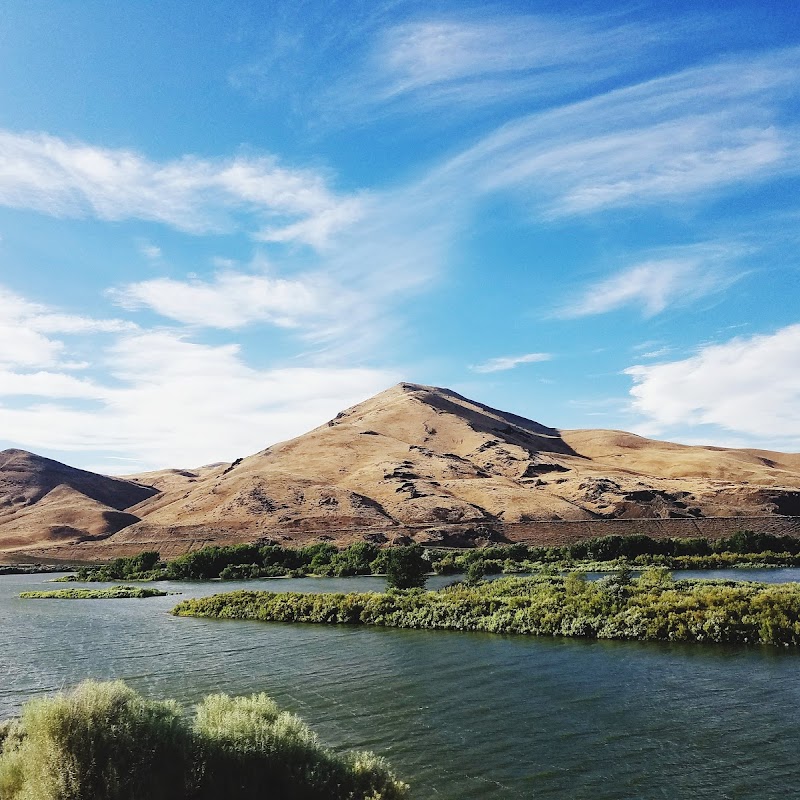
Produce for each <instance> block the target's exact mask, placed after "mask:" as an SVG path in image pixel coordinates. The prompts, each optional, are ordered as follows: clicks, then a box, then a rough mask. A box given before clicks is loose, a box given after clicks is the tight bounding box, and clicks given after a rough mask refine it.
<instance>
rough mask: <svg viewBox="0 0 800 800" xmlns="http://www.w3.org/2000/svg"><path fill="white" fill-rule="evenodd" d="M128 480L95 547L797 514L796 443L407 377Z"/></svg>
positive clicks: (444, 537)
mask: <svg viewBox="0 0 800 800" xmlns="http://www.w3.org/2000/svg"><path fill="white" fill-rule="evenodd" d="M87 474H88V473H87ZM104 480H111V479H104ZM122 483H123V484H124V485H126V486H133V487H137V488H138V490H140V491H143V492H147V494H146V495H145V496H143V497H141V498H139V499H138V501H137V502H135V503H131V504H130V505H128V506H125V507H124V510H125V512H126V513H127V514H130V515H132V516H133V517H135V518H136V519H135V520H133V521H132V524H130V525H127V526H125V527H124V528H121V529H120V530H119V531H118V532H116V533H114V534H113V535H111V536H109V537H108V538H107V539H105V541H104V542H103V545H102V548H101V547H100V546H99V545H97V546H95V549H96V550H97V551H98V552H100V550H102V551H103V552H107V553H111V552H112V551H113V552H124V553H128V552H135V551H137V550H141V549H144V548H151V547H152V548H155V549H159V550H161V551H162V553H164V554H175V553H178V552H183V551H185V550H187V549H191V548H193V547H197V546H200V545H201V544H205V543H209V542H214V541H218V542H232V541H252V540H256V539H273V540H276V541H283V542H305V541H310V540H317V539H319V538H328V539H334V540H337V541H341V542H347V541H352V540H354V539H358V538H362V537H365V536H366V537H367V538H370V539H372V540H373V541H377V542H386V541H388V542H391V541H408V540H409V539H410V538H413V539H416V540H420V541H453V542H459V541H467V542H473V541H476V540H478V541H482V540H486V539H489V540H491V539H509V540H514V539H522V538H525V539H528V538H534V539H535V538H536V537H537V536H540V535H541V536H543V537H544V539H543V540H550V539H552V535H554V534H553V533H552V531H553V530H556V529H557V531H558V535H561V536H564V535H566V536H568V537H572V538H578V537H580V536H581V535H589V533H591V534H592V535H595V534H596V531H597V527H598V525H599V524H600V523H606V525H605V527H602V526H601V530H603V531H609V532H616V531H617V527H619V526H620V525H622V524H623V522H624V521H625V520H642V519H644V520H651V521H652V524H651V527H652V525H656V524H657V525H658V526H660V527H658V529H657V533H658V531H662V529H663V530H671V528H670V527H669V526H670V525H672V528H674V529H675V531H676V532H675V535H706V533H704V532H703V530H701V527H702V525H703V524H705V525H706V527H708V525H709V524H710V523H706V520H710V519H712V518H720V517H724V518H728V517H761V518H764V519H765V520H767V519H776V517H777V515H800V455H787V454H783V453H775V452H768V451H760V450H732V449H725V448H718V447H690V446H686V445H678V444H670V443H668V442H659V441H654V440H650V439H645V438H643V437H640V436H635V435H633V434H630V433H624V432H621V431H596V430H593V431H559V430H557V429H555V428H550V427H547V426H545V425H542V424H540V423H538V422H534V421H532V420H529V419H525V418H524V417H520V416H517V415H515V414H510V413H507V412H504V411H498V410H497V409H493V408H490V407H489V406H486V405H483V404H481V403H478V402H475V401H472V400H468V399H467V398H464V397H462V396H460V395H458V394H456V393H455V392H452V391H450V390H447V389H440V388H435V387H429V386H420V385H417V384H410V383H401V384H399V385H397V386H395V387H393V388H391V389H388V390H387V391H385V392H382V393H380V394H378V395H376V396H375V397H373V398H371V399H370V400H367V401H366V402H364V403H360V404H359V405H356V406H354V407H352V408H350V409H348V410H346V411H343V412H341V413H340V414H338V415H337V416H336V417H335V418H334V419H332V420H331V421H330V422H328V423H326V424H325V425H322V426H321V427H319V428H316V429H315V430H312V431H310V432H309V433H306V434H304V435H303V436H300V437H297V438H296V439H292V440H290V441H286V442H282V443H280V444H276V445H273V446H272V447H268V448H267V449H266V450H262V451H261V452H258V453H256V454H254V455H251V456H248V457H245V458H241V459H237V460H236V461H234V462H233V463H232V464H223V465H211V466H208V467H204V468H202V469H199V470H163V471H160V472H156V473H147V474H143V475H136V476H129V478H128V480H127V481H122ZM735 524H737V525H738V524H739V523H738V522H737V523H735ZM613 525H616V526H617V527H609V526H613ZM635 525H636V526H638V528H641V527H642V526H644V527H645V528H646V525H645V523H642V522H637V523H635ZM665 526H666V527H665ZM623 527H624V526H623ZM654 530H655V529H654ZM709 530H711V528H709ZM548 531H549V532H548ZM679 531H680V532H679ZM685 531H688V533H685ZM714 531H716V532H717V533H718V532H719V531H723V532H724V526H723V527H720V526H719V525H717V526H716V527H714V528H713V530H712V531H711V534H709V535H717V533H714ZM626 532H627V529H626ZM630 532H633V531H632V530H631V531H630ZM660 535H663V533H662V534H660ZM4 536H5V526H4V525H3V524H2V521H1V520H0V539H2V537H4ZM548 537H549V538H548ZM88 549H90V547H89V546H88V545H87V546H86V547H82V548H81V550H87V551H88ZM61 550H62V551H68V549H66V548H61Z"/></svg>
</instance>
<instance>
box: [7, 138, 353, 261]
mask: <svg viewBox="0 0 800 800" xmlns="http://www.w3.org/2000/svg"><path fill="white" fill-rule="evenodd" d="M0 204H2V205H5V206H9V207H12V208H26V209H32V210H34V211H39V212H42V213H45V214H51V215H53V216H58V217H77V218H80V217H86V216H94V217H97V218H98V219H103V220H124V219H139V220H147V221H152V222H159V223H163V224H165V225H169V226H171V227H174V228H177V229H178V230H181V231H185V232H187V233H192V234H205V233H219V232H230V231H235V230H245V231H247V232H250V233H252V234H253V235H255V236H257V238H260V239H262V240H264V241H277V242H302V243H306V244H309V245H312V246H314V247H324V246H325V244H326V242H327V241H328V239H329V238H330V237H331V236H332V235H333V234H334V233H335V232H337V231H338V230H340V229H341V228H343V227H347V226H348V225H351V224H353V223H354V222H355V221H356V220H357V219H358V218H359V217H360V215H361V210H362V199H361V198H360V197H357V196H353V195H337V194H336V193H334V192H333V191H332V190H331V189H330V188H329V187H328V185H327V183H326V181H325V179H324V177H323V176H321V175H320V174H318V173H315V172H312V171H311V170H293V169H289V168H287V167H284V166H281V165H280V164H279V163H278V162H277V160H276V159H274V158H271V157H266V156H237V157H234V158H228V159H219V160H209V159H202V158H197V157H194V156H184V157H183V158H180V159H176V160H173V161H164V162H155V161H152V160H150V159H148V158H146V157H145V156H143V155H141V154H139V153H136V152H132V151H129V150H112V149H108V148H102V147H96V146H92V145H87V144H83V143H71V142H66V141H64V140H63V139H59V138H57V137H55V136H48V135H46V134H41V133H36V134H19V133H13V132H11V131H0Z"/></svg>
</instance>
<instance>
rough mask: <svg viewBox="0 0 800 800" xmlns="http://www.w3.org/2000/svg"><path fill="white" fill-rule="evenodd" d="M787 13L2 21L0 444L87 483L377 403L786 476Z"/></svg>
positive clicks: (82, 5)
mask: <svg viewBox="0 0 800 800" xmlns="http://www.w3.org/2000/svg"><path fill="white" fill-rule="evenodd" d="M799 97H800V5H798V4H797V3H792V2H777V1H776V2H771V3H763V2H736V1H735V0H732V1H731V2H710V1H709V2H697V0H693V1H692V2H688V1H687V2H681V1H680V0H677V1H676V2H670V3H663V2H648V1H647V0H645V1H643V2H632V3H630V4H624V3H619V2H580V1H579V2H575V3H569V4H564V3H556V2H497V3H493V2H481V3H473V2H470V1H469V0H458V1H457V2H439V0H428V1H427V2H403V1H402V0H393V1H391V2H381V0H369V1H367V0H365V1H364V2H359V0H349V2H336V1H335V0H327V1H326V2H322V1H319V2H316V1H308V2H306V1H305V0H291V1H290V2H283V0H271V1H270V2H269V3H264V2H261V1H259V2H249V1H247V0H228V1H227V2H225V3H219V2H216V0H215V2H210V1H209V0H195V2H193V3H191V4H186V3H185V2H183V1H181V2H176V1H173V0H158V2H149V0H138V1H137V2H135V3H107V2H93V1H91V0H68V2H67V1H65V0H47V2H42V0H4V2H3V4H2V6H0V111H2V115H1V116H0V447H19V448H24V449H27V450H32V451H34V452H37V453H40V454H43V455H46V456H49V457H52V458H57V459H59V460H62V461H65V462H67V463H70V464H73V465H75V466H80V467H84V468H87V469H92V470H96V471H100V472H104V473H109V474H127V473H136V472H141V471H145V470H150V469H159V468H163V467H191V466H199V465H201V464H207V463H212V462H218V461H230V460H233V459H234V458H237V457H241V456H245V455H248V454H250V453H253V452H256V451H258V450H260V449H262V448H264V447H266V446H268V445H269V444H272V443H274V442H276V441H280V440H284V439H287V438H290V437H292V436H295V435H299V434H301V433H303V432H305V431H307V430H309V429H311V428H313V427H315V426H317V425H319V424H322V423H323V422H325V421H326V420H327V419H329V418H331V417H332V416H334V415H335V414H336V413H337V412H338V411H340V410H341V409H343V408H346V407H348V406H350V405H353V404H354V403H356V402H359V401H361V400H364V399H366V398H367V397H369V396H371V395H373V394H375V393H377V392H379V391H382V390H383V389H386V388H388V387H389V386H391V385H393V384H395V383H397V382H399V381H411V382H414V383H422V384H430V385H436V386H444V387H448V388H451V389H453V390H455V391H457V392H459V393H461V394H464V395H466V396H468V397H470V398H473V399H476V400H479V401H482V402H484V403H487V404H489V405H492V406H494V407H497V408H501V409H505V410H508V411H513V412H515V413H517V414H521V415H523V416H526V417H529V418H531V419H535V420H537V421H539V422H541V423H543V424H546V425H551V426H555V427H559V428H612V429H622V430H629V431H634V432H636V433H639V434H641V435H644V436H650V437H653V438H658V439H667V440H671V441H679V442H685V443H688V444H700V443H704V444H712V445H720V446H732V447H759V448H767V449H775V450H783V451H791V452H797V451H800V249H799V248H798V243H800V192H799V191H798V189H799V188H800V157H799V156H800V105H799V104H798V99H799Z"/></svg>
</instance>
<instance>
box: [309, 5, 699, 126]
mask: <svg viewBox="0 0 800 800" xmlns="http://www.w3.org/2000/svg"><path fill="white" fill-rule="evenodd" d="M679 30H680V29H677V28H673V29H669V30H668V29H665V28H662V27H657V26H649V25H645V24H642V23H629V22H624V21H620V19H619V18H610V19H600V18H598V17H593V18H588V17H587V18H578V17H576V16H575V15H570V16H569V17H567V16H562V15H556V14H551V15H547V14H491V13H483V14H481V15H480V16H476V15H472V16H470V15H469V14H466V15H464V14H462V15H459V16H446V15H439V16H435V15H432V16H429V17H427V18H423V19H414V20H410V21H404V22H401V23H395V24H387V25H384V26H383V27H380V28H378V29H377V30H376V31H375V32H374V34H373V37H372V44H371V46H370V47H369V48H367V50H366V51H365V52H364V53H363V54H361V57H360V59H357V60H356V61H355V63H352V64H350V66H349V68H348V70H349V71H347V72H346V73H345V75H343V76H342V77H341V78H340V79H339V81H338V82H335V83H334V86H333V88H332V89H331V90H330V91H329V93H328V95H327V96H326V97H324V99H323V105H324V106H326V107H327V106H335V107H336V108H337V109H339V110H340V119H341V112H342V110H343V111H344V116H345V118H346V117H347V116H348V112H349V114H350V115H351V116H352V115H355V116H358V115H359V114H361V115H363V116H366V115H369V117H370V118H374V117H375V116H381V115H382V114H385V113H400V112H404V113H411V114H416V113H419V111H420V110H425V111H429V110H430V109H431V108H434V107H435V108H438V109H456V110H458V111H459V112H460V113H468V114H471V113H474V112H475V111H476V110H478V109H480V108H482V107H496V106H498V105H501V104H503V103H507V102H509V101H516V102H518V101H523V102H526V103H527V104H533V105H536V104H540V103H545V104H546V103H552V102H553V101H555V100H557V99H558V98H563V97H564V96H567V95H569V94H570V92H574V91H576V90H585V89H586V88H587V87H591V86H593V85H597V84H600V83H602V82H603V81H604V80H606V79H608V78H609V77H611V76H616V75H619V74H620V73H624V72H625V71H626V70H628V69H629V68H630V67H631V64H632V63H633V62H634V60H635V59H636V57H637V56H640V55H641V54H642V52H644V51H647V50H648V49H651V48H653V47H664V46H666V44H667V42H668V41H670V40H672V39H673V38H674V37H675V36H678V35H680V34H683V35H686V33H687V32H686V31H685V30H680V34H679Z"/></svg>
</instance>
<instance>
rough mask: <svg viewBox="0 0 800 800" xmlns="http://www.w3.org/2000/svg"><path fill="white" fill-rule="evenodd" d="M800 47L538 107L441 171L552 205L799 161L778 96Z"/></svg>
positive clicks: (588, 205)
mask: <svg viewBox="0 0 800 800" xmlns="http://www.w3.org/2000/svg"><path fill="white" fill-rule="evenodd" d="M798 79H800V50H797V49H792V50H786V51H782V52H778V53H774V54H769V55H767V56H761V57H748V58H740V59H739V60H731V61H727V62H724V63H719V64H716V65H711V66H703V67H698V68H694V69H690V70H686V71H685V72H681V73H677V74H674V75H669V76H667V77H664V78H659V79H657V80H652V81H648V82H645V83H640V84H637V85H634V86H630V87H627V88H624V89H619V90H616V91H613V92H609V93H607V94H603V95H599V96H596V97H594V98H592V99H590V100H585V101H582V102H579V103H573V104H571V105H567V106H564V107H562V108H558V109H555V110H553V111H548V112H545V113H540V114H533V115H530V116H527V117H524V118H521V119H519V120H516V121H514V122H511V123H509V124H508V125H506V126H504V127H501V128H500V129H498V130H497V131H495V132H494V133H493V134H490V135H489V136H487V137H485V138H484V139H483V140H482V141H481V142H479V143H478V144H477V145H475V146H474V147H472V148H470V149H468V150H466V151H464V152H463V153H462V154H461V155H459V156H457V157H456V158H454V159H452V160H451V161H450V162H448V163H447V164H446V165H444V167H443V168H442V169H441V170H440V171H439V172H438V173H437V176H436V178H437V180H439V181H451V182H452V183H453V185H457V186H460V187H462V190H463V186H464V185H465V182H466V181H467V180H469V181H470V182H471V184H472V185H474V186H476V188H477V191H478V192H483V193H489V192H497V191H508V190H510V189H513V190H518V191H524V192H525V193H526V195H528V196H529V197H530V199H531V201H532V202H533V204H534V206H535V207H536V208H537V210H538V212H539V213H540V214H542V215H543V216H545V217H549V218H558V217H564V216H570V215H576V214H588V213H594V212H597V211H600V210H604V209H609V208H622V207H626V206H633V205H642V204H655V203H658V204H661V205H662V206H663V207H667V208H668V207H669V206H668V203H670V202H674V201H677V200H681V199H684V198H686V197H691V198H694V197H697V196H698V195H700V194H704V193H708V192H712V191H717V190H720V189H723V188H726V187H730V186H732V185H734V184H741V183H744V182H748V181H755V180H763V179H765V178H768V177H771V176H773V175H775V174H776V173H778V172H780V173H782V174H785V173H787V172H792V171H795V172H796V171H797V154H798V133H797V131H796V130H795V129H794V128H791V127H787V126H785V125H783V124H782V123H781V115H780V108H781V107H782V105H783V102H784V100H785V97H786V93H787V92H793V91H795V90H794V88H793V87H795V86H796V85H797V84H798Z"/></svg>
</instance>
